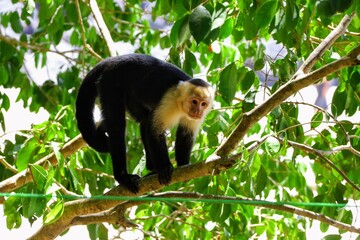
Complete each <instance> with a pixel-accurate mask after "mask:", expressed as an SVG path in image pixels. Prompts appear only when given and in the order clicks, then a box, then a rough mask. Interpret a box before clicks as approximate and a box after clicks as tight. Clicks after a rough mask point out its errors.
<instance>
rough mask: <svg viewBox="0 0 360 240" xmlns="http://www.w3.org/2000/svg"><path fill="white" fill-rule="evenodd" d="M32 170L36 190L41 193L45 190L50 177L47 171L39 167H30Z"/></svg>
mask: <svg viewBox="0 0 360 240" xmlns="http://www.w3.org/2000/svg"><path fill="white" fill-rule="evenodd" d="M30 169H31V174H32V176H33V178H34V183H35V185H36V188H37V189H38V190H40V191H41V190H43V189H44V186H45V184H46V179H47V175H48V174H47V171H46V170H45V169H44V168H43V167H41V166H39V165H30Z"/></svg>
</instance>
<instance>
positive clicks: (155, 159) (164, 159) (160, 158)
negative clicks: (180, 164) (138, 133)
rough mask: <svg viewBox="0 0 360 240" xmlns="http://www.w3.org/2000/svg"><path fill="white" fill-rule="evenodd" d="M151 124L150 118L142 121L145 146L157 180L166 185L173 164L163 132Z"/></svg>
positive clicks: (169, 178)
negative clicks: (156, 174)
mask: <svg viewBox="0 0 360 240" xmlns="http://www.w3.org/2000/svg"><path fill="white" fill-rule="evenodd" d="M152 124H153V123H152V120H151V118H149V119H148V120H147V121H144V135H145V136H144V137H145V138H146V143H147V147H146V148H147V149H148V151H149V153H150V156H151V158H150V159H151V161H152V167H153V169H154V170H155V172H157V173H158V177H159V182H160V183H161V184H163V185H166V184H168V183H169V182H170V180H171V175H172V173H173V166H172V164H171V162H170V159H169V154H168V148H167V145H166V140H165V134H164V133H159V132H157V131H156V130H155V129H154V127H153V126H152Z"/></svg>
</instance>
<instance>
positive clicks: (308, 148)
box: [287, 140, 360, 192]
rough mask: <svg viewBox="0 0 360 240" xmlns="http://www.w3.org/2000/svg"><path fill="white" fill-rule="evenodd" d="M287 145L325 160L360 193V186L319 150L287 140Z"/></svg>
mask: <svg viewBox="0 0 360 240" xmlns="http://www.w3.org/2000/svg"><path fill="white" fill-rule="evenodd" d="M287 143H288V144H289V145H290V146H292V147H295V148H298V149H300V150H302V151H304V152H307V153H312V154H314V155H316V156H317V157H319V158H320V159H322V160H324V161H325V162H326V163H327V164H328V165H329V166H330V167H331V168H332V169H334V170H335V171H336V172H337V173H338V174H339V175H340V176H342V177H343V178H344V180H345V181H346V182H347V183H348V184H349V185H350V186H351V187H353V188H354V189H355V190H356V191H358V192H360V187H359V186H357V185H356V184H355V183H354V182H353V181H351V179H349V178H348V176H346V174H345V173H344V172H343V171H341V169H339V168H338V167H337V166H336V165H335V164H334V163H333V162H332V161H330V160H329V159H328V158H326V157H325V156H323V155H322V153H323V151H319V150H316V149H313V148H311V147H309V146H306V145H305V144H301V143H297V142H294V141H290V140H287Z"/></svg>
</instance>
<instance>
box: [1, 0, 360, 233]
mask: <svg viewBox="0 0 360 240" xmlns="http://www.w3.org/2000/svg"><path fill="white" fill-rule="evenodd" d="M12 2H13V4H15V5H14V6H19V7H13V8H10V10H9V11H6V12H3V11H1V12H0V53H1V54H0V85H1V91H2V90H3V89H4V90H5V89H7V88H17V89H19V94H18V96H17V101H20V102H22V103H23V106H24V108H27V109H28V110H30V111H32V112H35V113H36V112H38V111H39V109H40V108H44V109H45V110H46V111H47V112H48V113H49V119H47V120H46V121H45V122H44V123H42V124H39V125H34V126H32V128H31V129H26V130H22V131H19V132H17V133H16V135H15V137H14V139H6V140H5V138H4V137H2V138H1V141H3V144H2V145H1V146H0V160H1V163H0V181H2V182H0V189H1V187H2V186H3V185H2V183H3V184H5V183H6V181H7V180H8V179H10V178H11V176H13V175H14V174H15V173H17V172H22V171H23V172H25V171H28V172H30V175H31V181H29V182H27V183H26V184H24V183H19V182H18V183H17V185H16V186H15V187H14V188H13V189H12V190H13V191H14V192H16V193H27V194H50V193H51V194H55V195H57V196H58V198H50V197H40V198H35V197H34V198H27V197H20V196H11V197H8V198H6V200H5V203H4V211H5V215H6V218H7V227H8V228H9V229H13V228H20V227H21V224H22V221H23V220H24V219H28V220H29V221H30V222H31V223H33V222H34V221H36V220H37V219H38V218H42V221H43V222H44V223H46V224H56V221H57V220H59V219H60V220H61V218H62V216H64V215H65V214H66V203H67V202H69V199H67V198H64V197H63V196H64V195H68V196H82V195H86V194H91V195H93V196H96V195H101V194H103V193H104V192H106V191H107V190H108V189H111V188H113V187H114V186H115V185H116V183H115V181H114V179H113V177H112V164H111V158H110V157H109V155H107V154H99V153H97V152H95V151H93V150H92V149H90V148H83V149H81V150H78V149H76V151H75V153H73V154H70V155H69V156H64V154H63V153H62V152H61V151H60V149H61V147H62V146H63V144H64V143H66V142H68V141H69V140H71V139H74V138H75V137H76V136H77V135H78V130H77V128H76V122H75V118H74V101H75V98H76V92H77V89H78V87H79V85H80V83H81V79H82V77H83V76H84V75H85V74H86V72H88V71H89V69H91V67H92V66H94V65H95V64H96V63H97V62H98V61H99V59H102V58H106V57H108V56H110V53H109V51H108V49H107V48H106V47H105V46H106V45H107V44H108V42H106V40H104V39H105V38H104V36H103V35H102V32H101V29H100V28H99V24H98V20H97V19H96V16H95V15H94V11H93V9H92V8H91V7H90V4H89V1H78V0H73V1H65V0H55V1H49V0H39V1H35V0H28V1H25V2H24V1H17V0H13V1H12ZM97 4H98V7H99V9H100V12H101V14H102V18H103V20H104V22H105V24H106V26H107V28H108V30H109V32H110V35H111V37H112V40H113V41H114V42H115V43H116V44H115V47H116V51H117V52H118V53H119V54H123V53H125V52H126V51H127V50H126V49H125V47H126V46H131V47H130V48H131V51H134V52H138V53H146V54H153V55H156V53H157V52H159V51H160V52H161V53H165V54H164V55H165V56H166V60H168V61H169V62H172V63H174V64H176V65H178V66H179V67H181V68H182V69H183V70H184V71H186V72H187V73H189V74H190V75H200V77H203V78H206V79H207V80H208V81H209V82H210V83H211V84H212V85H213V86H214V88H215V89H216V97H215V107H214V110H213V111H211V112H210V114H209V115H208V116H207V118H206V121H205V123H204V125H203V128H202V129H201V131H200V133H199V136H198V137H197V139H196V143H195V146H194V149H193V153H192V158H191V162H192V163H196V162H200V161H203V160H205V159H208V158H209V157H210V156H212V155H213V154H214V152H215V151H216V150H217V149H218V148H219V146H221V145H222V144H223V143H224V142H225V141H226V139H227V137H229V136H230V135H231V133H232V131H233V130H234V129H235V128H236V126H237V125H238V124H239V122H241V121H242V119H243V118H244V117H246V116H247V113H249V112H252V111H254V109H256V108H257V107H258V106H259V105H261V104H262V103H263V102H264V100H266V99H267V98H268V97H269V96H271V95H273V94H274V93H276V92H278V91H281V89H282V87H283V86H284V85H285V84H286V83H288V82H290V81H292V79H293V77H294V74H295V73H296V72H297V70H298V67H299V65H300V64H301V63H303V62H304V61H305V59H307V58H308V57H309V56H310V55H311V54H312V53H313V51H314V49H315V48H316V47H317V46H318V45H319V44H320V43H321V42H322V41H323V40H324V39H325V38H326V37H327V36H328V35H329V33H330V32H331V31H332V30H333V29H334V28H335V27H336V26H337V25H338V24H339V22H340V21H341V19H342V18H343V17H344V16H345V15H346V14H351V13H352V12H357V13H359V12H360V10H359V9H360V5H359V3H358V1H335V0H320V1H310V0H309V1H307V0H281V1H277V0H260V1H253V0H221V1H213V0H209V1H200V0H190V1H182V0H157V1H150V2H146V3H144V2H143V1H139V0H128V1H123V2H122V1H108V0H99V1H97ZM359 26H360V20H359V18H358V17H354V19H353V20H352V21H351V23H350V25H349V26H348V27H347V31H346V34H344V35H342V36H341V37H340V38H338V40H337V41H336V42H335V43H334V44H333V45H332V46H331V47H330V48H329V49H328V50H327V51H326V52H325V53H324V54H323V55H322V56H321V58H319V61H318V62H317V63H316V64H315V66H314V67H313V70H314V71H316V70H319V69H321V68H322V67H323V66H326V65H327V64H329V63H333V62H334V61H336V60H338V59H339V58H340V57H343V56H345V55H346V54H348V53H349V52H350V51H351V50H352V49H353V48H354V47H355V46H357V43H358V42H359V41H358V38H359V33H358V29H359ZM10 32H11V33H12V34H9V33H10ZM55 56H56V59H57V58H58V57H59V58H60V59H61V61H59V62H57V63H56V64H54V59H55ZM30 57H31V59H32V60H31V61H33V64H34V66H35V68H36V69H48V71H47V72H48V73H49V72H51V73H52V74H47V75H48V76H46V77H45V79H44V77H43V76H42V77H41V79H44V80H43V81H41V82H40V81H39V80H38V79H37V78H38V77H39V76H35V75H32V74H31V72H29V71H28V69H27V68H28V67H27V63H28V61H29V60H28V58H30ZM54 65H55V66H54ZM359 77H360V73H359V68H358V67H356V66H352V67H348V68H343V69H342V70H341V71H335V72H329V74H327V76H326V79H325V78H324V79H316V80H317V81H319V84H320V83H322V84H323V85H322V86H324V87H329V86H333V87H334V88H335V91H334V95H333V97H332V99H331V102H327V103H326V105H325V106H321V107H320V106H317V105H314V104H312V103H309V102H308V101H307V99H301V98H300V99H301V100H300V101H299V100H293V99H288V100H286V101H284V102H282V103H281V104H279V105H277V106H276V107H275V108H273V109H271V110H270V111H269V112H268V113H266V114H265V115H266V116H265V117H264V118H262V120H261V121H260V122H254V123H253V125H252V127H251V128H250V129H249V130H248V131H247V132H246V136H245V137H244V139H239V141H240V140H241V144H240V145H237V146H236V148H235V150H234V151H233V153H234V154H237V153H242V155H241V157H239V159H237V161H236V164H235V165H234V166H233V167H232V168H230V169H229V170H226V171H223V172H220V173H219V174H217V175H214V176H205V177H201V178H196V179H191V180H189V181H187V182H180V183H175V184H172V185H170V186H166V187H164V188H163V189H162V190H163V191H164V192H167V191H174V190H177V191H178V190H181V191H184V192H199V193H202V194H211V195H222V196H236V197H248V198H253V199H271V200H273V201H277V202H310V203H311V202H323V203H348V202H350V201H353V200H359V198H360V191H359V186H360V179H359V178H358V176H359V175H360V167H359V162H360V161H359V157H360V154H359V152H360V142H359V136H360V130H359V126H358V121H357V120H356V119H357V118H356V117H358V112H359V106H360V82H359V80H358V79H359ZM318 89H320V88H318ZM297 95H298V94H297ZM321 96H322V97H323V95H321ZM12 104H13V103H11V102H10V100H9V97H8V96H7V93H6V91H2V92H0V123H1V129H2V130H3V132H4V133H5V132H6V127H7V126H6V125H5V119H4V113H5V112H6V111H8V110H9V109H10V108H11V107H12ZM303 116H307V118H306V119H308V120H307V121H306V122H304V121H303ZM349 117H354V118H355V120H353V119H354V118H349ZM168 135H169V136H168V139H169V140H168V141H169V142H168V146H170V149H169V151H170V157H171V158H172V159H173V158H174V152H173V150H174V149H173V146H174V136H175V134H174V131H171V132H169V134H168ZM4 136H6V135H4ZM3 139H4V140H3ZM126 141H127V143H128V153H127V154H128V156H127V157H128V159H130V161H129V170H130V171H131V172H134V173H137V174H141V175H143V176H144V175H146V174H147V173H148V172H147V170H146V169H145V162H144V160H145V157H144V150H143V147H142V144H141V138H140V132H139V128H138V126H137V124H135V123H134V122H133V121H132V120H131V119H129V120H128V124H127V136H126ZM77 150H78V151H77ZM50 154H55V159H56V163H53V162H52V161H50V160H49V161H45V164H39V162H38V160H39V159H44V158H46V157H47V156H49V155H50ZM227 155H229V154H227ZM4 163H6V164H4ZM174 164H175V162H174ZM309 174H310V175H309ZM307 176H312V177H313V178H314V181H313V183H310V182H309V179H308V177H307ZM306 210H309V211H312V212H315V213H320V214H323V215H325V216H327V217H330V218H332V219H336V221H339V222H341V223H345V224H349V225H351V224H352V223H353V219H354V215H353V214H352V212H351V211H349V210H348V209H344V208H329V207H320V206H319V207H308V208H307V209H306ZM94 211H95V210H94ZM131 218H132V220H133V221H134V222H136V223H137V224H139V226H141V227H140V229H141V231H142V234H143V235H144V236H145V237H154V238H158V237H163V238H172V239H173V238H179V239H182V238H186V239H195V238H199V239H200V238H201V239H212V238H236V239H249V238H250V237H260V236H265V237H267V238H291V239H304V238H305V237H306V229H307V228H308V227H309V226H310V225H311V221H312V220H309V219H306V218H302V217H301V218H298V217H296V216H295V215H294V214H290V213H284V212H281V211H279V210H274V209H271V208H257V207H255V206H251V205H236V204H221V203H218V204H210V203H205V202H201V201H199V202H191V203H182V202H178V203H164V202H151V203H144V204H140V205H138V206H137V207H136V208H134V210H133V211H132V215H131ZM90 223H93V222H90V221H89V225H88V230H89V233H90V236H91V239H96V238H101V239H107V234H108V230H107V228H106V227H105V225H104V224H103V223H99V222H96V224H92V225H90ZM327 229H328V225H327V224H324V223H322V224H321V229H320V230H321V231H323V232H326V230H327ZM119 231H123V229H122V228H120V229H119ZM340 233H343V232H342V231H341V230H340V231H339V234H340ZM331 237H334V236H331ZM335 237H337V236H335Z"/></svg>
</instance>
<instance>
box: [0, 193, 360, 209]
mask: <svg viewBox="0 0 360 240" xmlns="http://www.w3.org/2000/svg"><path fill="white" fill-rule="evenodd" d="M0 197H23V198H54V197H55V198H59V199H71V200H75V199H91V200H111V201H162V202H203V203H217V204H219V203H221V204H246V205H269V206H270V205H277V206H283V205H290V206H297V207H336V208H343V207H353V208H357V207H359V206H356V205H348V204H346V203H324V202H281V201H280V202H270V201H264V200H250V199H218V198H181V197H179V198H167V197H155V196H140V197H139V196H134V197H132V196H106V195H99V196H70V195H56V194H34V193H0Z"/></svg>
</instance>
